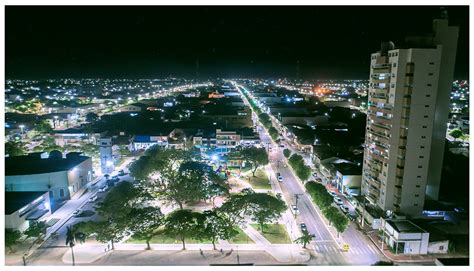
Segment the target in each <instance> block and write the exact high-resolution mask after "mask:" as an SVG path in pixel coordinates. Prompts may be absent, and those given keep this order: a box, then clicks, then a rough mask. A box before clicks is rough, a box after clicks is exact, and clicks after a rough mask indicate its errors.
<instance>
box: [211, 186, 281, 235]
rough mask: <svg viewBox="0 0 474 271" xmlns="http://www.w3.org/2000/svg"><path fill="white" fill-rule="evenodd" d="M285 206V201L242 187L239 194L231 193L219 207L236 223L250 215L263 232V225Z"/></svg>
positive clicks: (273, 218) (279, 214)
mask: <svg viewBox="0 0 474 271" xmlns="http://www.w3.org/2000/svg"><path fill="white" fill-rule="evenodd" d="M286 208H287V206H286V204H285V202H284V201H283V200H281V199H279V198H276V197H274V196H272V195H270V194H266V193H255V192H253V191H252V190H245V189H244V190H242V192H241V193H239V194H233V195H231V196H230V198H229V200H228V201H226V202H225V203H224V204H223V205H222V206H221V208H220V209H221V210H222V211H223V212H225V213H227V214H228V215H229V216H230V217H231V219H232V221H233V223H236V224H238V223H242V222H243V221H244V220H245V217H250V218H251V219H252V220H253V221H255V222H257V223H258V224H259V226H260V229H261V230H262V232H263V231H264V228H263V227H264V225H265V224H267V223H270V222H272V221H274V220H276V219H278V218H279V217H280V216H281V214H282V213H283V212H284V211H285V210H286Z"/></svg>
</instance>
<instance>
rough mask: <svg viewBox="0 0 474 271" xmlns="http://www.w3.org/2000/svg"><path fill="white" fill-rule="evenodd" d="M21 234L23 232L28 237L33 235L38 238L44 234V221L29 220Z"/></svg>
mask: <svg viewBox="0 0 474 271" xmlns="http://www.w3.org/2000/svg"><path fill="white" fill-rule="evenodd" d="M23 234H25V235H26V236H27V237H28V238H30V237H33V238H38V239H39V240H40V239H41V237H42V236H43V235H44V234H46V223H44V222H43V221H40V222H38V221H34V222H31V224H30V226H29V227H28V229H26V230H25V231H24V232H23Z"/></svg>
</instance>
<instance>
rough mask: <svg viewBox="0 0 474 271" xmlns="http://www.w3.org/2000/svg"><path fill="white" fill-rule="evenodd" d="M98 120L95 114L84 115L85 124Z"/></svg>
mask: <svg viewBox="0 0 474 271" xmlns="http://www.w3.org/2000/svg"><path fill="white" fill-rule="evenodd" d="M98 119H99V116H98V115H97V114H96V113H93V112H89V113H87V115H86V121H87V122H94V121H97V120H98Z"/></svg>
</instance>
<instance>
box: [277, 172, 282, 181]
mask: <svg viewBox="0 0 474 271" xmlns="http://www.w3.org/2000/svg"><path fill="white" fill-rule="evenodd" d="M277 179H278V181H279V182H283V176H281V174H280V172H277Z"/></svg>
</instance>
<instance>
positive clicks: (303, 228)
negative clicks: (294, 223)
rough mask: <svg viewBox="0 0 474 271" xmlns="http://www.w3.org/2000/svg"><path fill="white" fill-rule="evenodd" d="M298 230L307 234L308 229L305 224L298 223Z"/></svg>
mask: <svg viewBox="0 0 474 271" xmlns="http://www.w3.org/2000/svg"><path fill="white" fill-rule="evenodd" d="M300 229H301V232H302V233H305V232H308V228H307V227H306V224H305V223H300Z"/></svg>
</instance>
